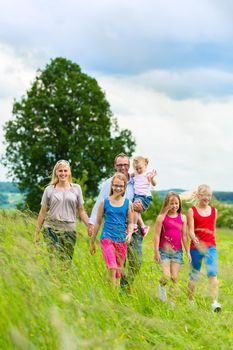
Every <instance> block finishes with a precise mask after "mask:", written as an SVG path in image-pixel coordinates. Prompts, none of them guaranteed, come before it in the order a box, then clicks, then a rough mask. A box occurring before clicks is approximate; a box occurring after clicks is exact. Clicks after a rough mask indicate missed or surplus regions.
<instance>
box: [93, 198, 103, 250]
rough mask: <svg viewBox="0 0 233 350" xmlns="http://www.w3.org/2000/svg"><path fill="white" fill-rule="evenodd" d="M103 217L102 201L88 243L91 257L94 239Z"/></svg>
mask: <svg viewBox="0 0 233 350" xmlns="http://www.w3.org/2000/svg"><path fill="white" fill-rule="evenodd" d="M103 216H104V200H102V202H101V203H100V205H99V208H98V212H97V217H96V222H95V225H94V229H93V234H92V236H91V242H90V253H91V254H92V255H93V254H95V251H96V248H95V239H96V236H97V234H98V230H99V227H100V225H101V222H102V219H103Z"/></svg>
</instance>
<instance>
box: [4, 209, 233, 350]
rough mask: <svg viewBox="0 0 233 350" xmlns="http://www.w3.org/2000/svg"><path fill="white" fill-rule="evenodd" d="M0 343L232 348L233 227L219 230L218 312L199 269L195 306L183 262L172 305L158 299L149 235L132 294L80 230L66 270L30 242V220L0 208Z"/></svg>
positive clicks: (25, 346) (41, 346)
mask: <svg viewBox="0 0 233 350" xmlns="http://www.w3.org/2000/svg"><path fill="white" fill-rule="evenodd" d="M0 220H1V221H0V229H1V235H0V263H1V275H0V288H1V293H0V349H14V350H15V349H23V350H27V349H40V350H41V349H51V350H54V349H62V350H63V349H66V350H76V349H111V350H113V349H119V350H123V349H232V348H233V315H232V310H233V298H232V297H233V292H232V285H233V275H232V260H233V251H232V246H233V243H232V242H233V240H232V236H233V235H232V234H233V232H232V231H230V230H224V229H221V230H218V232H217V235H218V238H217V241H218V251H219V279H220V302H221V303H222V305H223V310H222V312H221V313H220V314H214V313H212V311H211V307H210V300H209V297H208V288H207V278H206V276H205V270H203V273H202V276H201V280H200V283H199V287H198V289H197V298H196V305H195V306H190V305H189V303H188V301H187V296H186V284H187V278H188V263H187V260H185V264H184V265H183V266H182V269H181V272H180V281H179V286H178V290H177V296H176V306H175V308H173V307H172V306H171V305H170V304H169V303H161V302H160V301H159V299H158V297H157V284H158V282H157V281H158V278H159V276H160V270H159V267H158V265H156V264H155V263H154V262H153V245H152V235H153V232H152V230H151V232H150V234H149V235H148V236H147V237H146V239H145V242H144V244H143V265H142V268H141V271H140V275H139V276H138V277H137V279H136V281H135V285H134V288H133V290H132V293H131V294H128V295H120V294H119V293H118V292H116V291H114V290H112V288H111V286H110V285H109V283H108V282H107V279H106V270H105V266H104V262H103V259H102V256H101V252H100V249H99V246H98V251H97V254H96V255H95V256H94V257H92V256H91V255H90V254H89V251H88V246H89V240H88V238H87V234H86V231H85V228H84V227H83V226H82V225H79V226H78V240H77V245H76V250H75V256H74V261H73V264H72V266H71V268H70V269H67V268H65V267H64V265H63V263H62V262H61V261H59V260H57V259H56V258H52V259H51V257H50V256H49V255H48V252H47V250H46V247H45V246H44V244H43V242H42V243H41V245H40V246H39V247H34V245H33V243H32V239H33V233H34V230H35V219H34V218H33V217H32V216H30V215H25V214H21V213H19V212H16V211H1V213H0Z"/></svg>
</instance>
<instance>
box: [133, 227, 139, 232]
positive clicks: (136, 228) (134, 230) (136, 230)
mask: <svg viewBox="0 0 233 350" xmlns="http://www.w3.org/2000/svg"><path fill="white" fill-rule="evenodd" d="M133 232H134V233H137V232H138V225H134V228H133Z"/></svg>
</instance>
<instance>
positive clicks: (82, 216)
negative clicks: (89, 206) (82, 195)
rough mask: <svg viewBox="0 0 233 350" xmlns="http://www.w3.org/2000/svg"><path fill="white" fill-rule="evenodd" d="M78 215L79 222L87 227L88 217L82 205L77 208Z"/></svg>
mask: <svg viewBox="0 0 233 350" xmlns="http://www.w3.org/2000/svg"><path fill="white" fill-rule="evenodd" d="M78 213H79V217H80V220H81V221H82V222H83V223H84V224H85V225H86V226H88V220H89V218H88V215H87V213H86V210H85V208H84V206H83V205H79V207H78Z"/></svg>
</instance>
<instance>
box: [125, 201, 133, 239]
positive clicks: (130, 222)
mask: <svg viewBox="0 0 233 350" xmlns="http://www.w3.org/2000/svg"><path fill="white" fill-rule="evenodd" d="M133 221H134V210H133V204H132V203H131V202H129V208H128V216H127V230H128V232H127V235H126V243H130V242H131V240H132V234H133Z"/></svg>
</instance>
